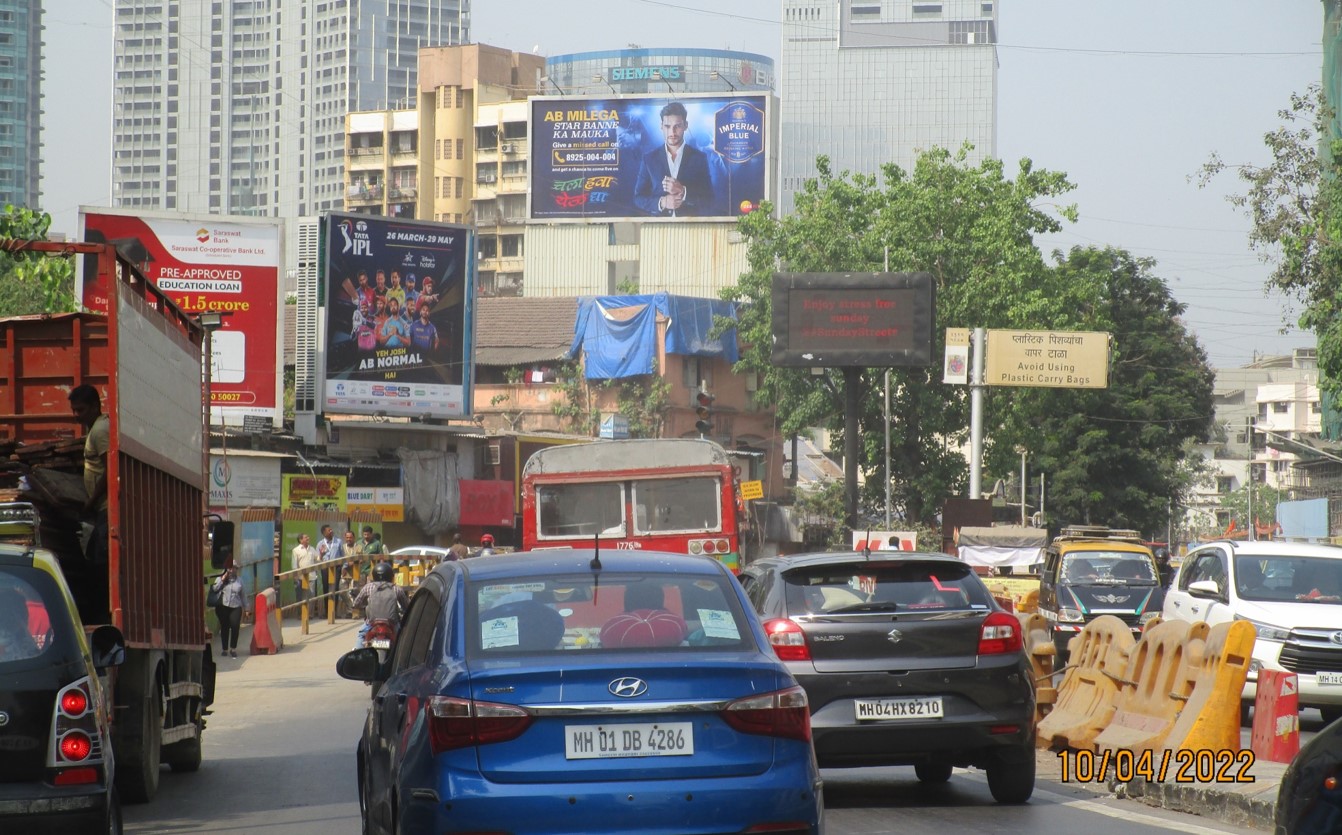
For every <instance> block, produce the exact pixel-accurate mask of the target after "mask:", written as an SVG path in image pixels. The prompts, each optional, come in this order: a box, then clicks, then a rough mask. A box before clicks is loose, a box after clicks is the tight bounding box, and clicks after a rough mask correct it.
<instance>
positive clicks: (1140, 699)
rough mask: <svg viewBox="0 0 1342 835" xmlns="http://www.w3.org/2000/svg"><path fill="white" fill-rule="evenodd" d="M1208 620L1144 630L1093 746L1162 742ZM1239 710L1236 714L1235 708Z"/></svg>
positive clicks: (1186, 691) (1193, 672)
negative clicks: (1113, 704) (1105, 722)
mask: <svg viewBox="0 0 1342 835" xmlns="http://www.w3.org/2000/svg"><path fill="white" fill-rule="evenodd" d="M1206 636H1207V624H1205V623H1187V622H1185V621H1167V622H1164V623H1160V624H1157V625H1156V626H1154V627H1152V628H1151V629H1149V630H1147V631H1146V632H1145V633H1144V634H1143V635H1142V639H1141V640H1140V641H1138V642H1137V646H1136V648H1135V649H1134V650H1133V652H1132V661H1131V663H1130V664H1129V665H1128V669H1127V671H1126V672H1125V673H1124V675H1123V677H1122V678H1123V680H1122V681H1120V682H1119V684H1120V685H1121V686H1120V687H1119V692H1118V697H1117V700H1116V704H1115V706H1114V714H1113V717H1112V718H1111V719H1110V721H1109V723H1108V725H1107V726H1106V727H1105V729H1104V730H1103V731H1102V732H1101V733H1100V734H1099V735H1098V736H1096V737H1095V745H1096V747H1097V748H1098V749H1104V748H1114V749H1119V748H1122V749H1126V750H1129V751H1146V750H1153V749H1157V748H1162V747H1165V741H1166V739H1167V738H1168V737H1169V736H1170V733H1171V731H1173V730H1174V726H1175V720H1176V719H1178V717H1179V714H1180V712H1181V711H1182V710H1183V708H1184V700H1186V699H1187V698H1188V697H1189V695H1190V693H1191V692H1192V690H1193V681H1194V680H1195V679H1196V678H1197V670H1198V669H1199V667H1200V666H1201V664H1202V660H1203V651H1204V641H1205V640H1206ZM1237 715H1238V714H1237Z"/></svg>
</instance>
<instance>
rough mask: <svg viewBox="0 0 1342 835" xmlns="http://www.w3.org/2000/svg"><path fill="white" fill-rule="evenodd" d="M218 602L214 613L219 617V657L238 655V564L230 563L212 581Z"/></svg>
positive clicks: (239, 588)
mask: <svg viewBox="0 0 1342 835" xmlns="http://www.w3.org/2000/svg"><path fill="white" fill-rule="evenodd" d="M214 589H215V591H218V592H219V602H218V603H217V604H215V607H214V614H215V617H217V618H219V657H220V658H222V657H223V656H225V655H228V656H230V657H232V658H237V657H238V633H239V632H240V631H241V630H242V580H240V579H238V564H237V563H231V564H230V565H229V566H228V568H227V569H226V570H225V571H224V573H223V574H220V575H219V577H218V578H217V579H216V580H215V581H214Z"/></svg>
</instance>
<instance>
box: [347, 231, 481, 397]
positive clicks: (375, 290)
mask: <svg viewBox="0 0 1342 835" xmlns="http://www.w3.org/2000/svg"><path fill="white" fill-rule="evenodd" d="M473 246H474V243H473V242H472V233H471V230H470V229H469V228H468V227H465V226H456V225H452V224H447V223H434V222H431V221H422V220H395V219H391V218H384V217H377V216H373V215H351V214H334V213H333V214H328V215H327V216H326V217H325V218H324V220H323V223H322V242H321V252H322V263H323V272H322V290H323V295H324V299H323V307H324V309H325V314H326V315H325V320H326V337H325V361H324V368H325V371H324V374H323V378H322V379H323V397H322V403H323V407H322V411H323V412H326V413H343V414H362V415H377V414H385V415H401V416H406V417H416V416H428V417H434V418H451V417H463V416H466V415H469V414H470V411H471V401H470V388H471V373H470V372H471V369H470V363H469V358H470V356H471V333H472V329H471V322H472V321H473V320H472V311H471V299H472V296H473V295H474V290H473V288H474V277H473V275H472V273H473V270H472V267H473V261H472V260H471V258H470V254H471V252H472V248H473Z"/></svg>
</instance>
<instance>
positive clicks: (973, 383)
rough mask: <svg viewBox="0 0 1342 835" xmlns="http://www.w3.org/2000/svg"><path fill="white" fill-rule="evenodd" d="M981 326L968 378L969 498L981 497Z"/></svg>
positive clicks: (975, 342)
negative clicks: (972, 372)
mask: <svg viewBox="0 0 1342 835" xmlns="http://www.w3.org/2000/svg"><path fill="white" fill-rule="evenodd" d="M983 343H984V330H983V328H974V365H973V368H974V376H973V377H971V378H970V379H969V498H971V499H981V498H983Z"/></svg>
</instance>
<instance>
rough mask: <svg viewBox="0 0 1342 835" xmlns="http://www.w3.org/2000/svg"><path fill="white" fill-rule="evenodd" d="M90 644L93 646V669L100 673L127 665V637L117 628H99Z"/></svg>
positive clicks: (110, 626)
mask: <svg viewBox="0 0 1342 835" xmlns="http://www.w3.org/2000/svg"><path fill="white" fill-rule="evenodd" d="M89 643H90V644H91V645H92V646H91V648H92V652H93V668H94V669H95V670H97V671H98V672H100V673H101V672H102V671H103V670H105V669H107V668H108V667H119V666H121V665H122V664H124V663H126V637H125V636H124V635H122V634H121V630H120V629H117V628H116V627H115V626H112V625H111V624H105V625H103V626H99V627H98V628H97V629H95V630H93V634H92V635H91V636H90V637H89Z"/></svg>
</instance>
